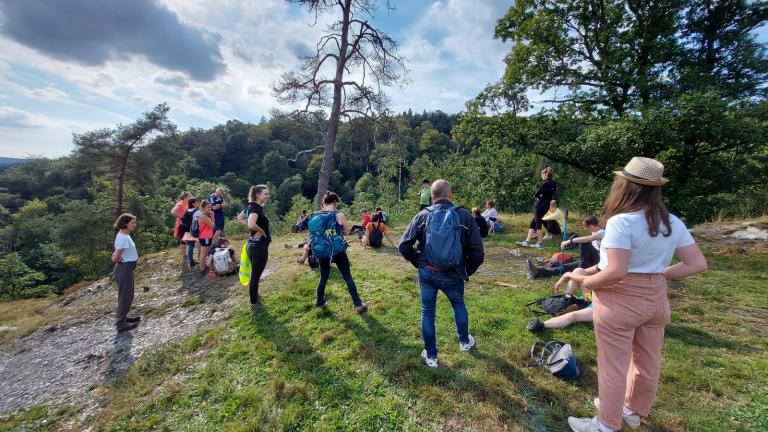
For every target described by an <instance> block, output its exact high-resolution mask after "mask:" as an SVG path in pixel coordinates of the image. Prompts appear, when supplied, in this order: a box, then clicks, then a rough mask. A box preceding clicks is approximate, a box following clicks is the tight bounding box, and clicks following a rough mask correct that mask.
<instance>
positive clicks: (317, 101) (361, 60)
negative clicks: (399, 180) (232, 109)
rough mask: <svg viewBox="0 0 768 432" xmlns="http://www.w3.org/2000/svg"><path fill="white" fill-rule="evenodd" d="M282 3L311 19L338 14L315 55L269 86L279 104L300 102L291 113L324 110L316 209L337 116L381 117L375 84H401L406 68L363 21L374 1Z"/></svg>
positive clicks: (381, 98)
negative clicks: (325, 126) (301, 10)
mask: <svg viewBox="0 0 768 432" xmlns="http://www.w3.org/2000/svg"><path fill="white" fill-rule="evenodd" d="M287 1H288V2H290V3H295V4H298V5H299V7H306V8H307V9H308V11H309V12H310V14H314V15H315V23H316V22H317V20H318V18H319V16H320V15H324V14H330V15H334V16H338V17H339V19H338V20H337V21H335V22H334V23H333V24H331V25H330V26H328V28H327V29H326V32H325V34H323V35H322V36H321V37H320V39H319V40H318V42H317V45H316V47H315V53H314V54H313V55H310V56H307V57H305V58H304V61H303V63H302V64H301V66H300V67H299V69H298V70H296V71H290V72H286V73H284V74H283V75H282V77H281V79H280V81H279V82H278V83H276V84H274V85H273V92H274V95H275V97H277V99H278V100H279V101H280V102H282V103H291V104H295V103H302V104H303V108H301V109H299V110H297V111H296V112H295V113H296V114H297V115H298V114H301V113H307V112H310V107H318V108H320V109H330V116H329V119H328V130H327V132H326V134H325V143H324V145H323V147H324V148H323V163H322V165H321V167H320V176H319V178H318V181H317V194H316V195H315V206H316V207H320V205H321V201H322V198H323V196H324V195H325V192H326V191H327V190H328V181H329V179H330V176H331V172H332V171H333V150H334V145H335V143H336V135H337V134H338V131H339V123H340V121H341V118H342V117H344V118H347V119H351V118H354V117H360V116H363V117H367V118H371V119H374V120H376V119H378V118H379V117H381V116H382V115H386V107H387V104H388V102H389V101H388V98H387V97H386V95H385V94H384V93H383V92H382V90H381V88H382V87H387V86H392V85H395V84H400V83H404V82H405V76H406V74H407V70H406V68H405V58H403V57H401V56H400V55H399V53H398V50H397V42H396V41H395V40H394V39H392V38H391V37H389V36H387V35H386V34H385V33H383V32H382V31H381V30H379V29H377V28H375V27H373V26H372V25H371V24H370V22H369V21H370V20H372V19H373V18H374V16H373V12H374V10H375V9H376V7H377V3H378V2H377V1H376V0H287ZM387 7H390V5H389V3H387Z"/></svg>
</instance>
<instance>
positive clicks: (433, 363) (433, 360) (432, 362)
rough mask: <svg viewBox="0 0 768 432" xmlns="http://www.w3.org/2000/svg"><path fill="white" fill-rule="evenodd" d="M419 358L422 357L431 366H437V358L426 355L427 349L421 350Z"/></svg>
mask: <svg viewBox="0 0 768 432" xmlns="http://www.w3.org/2000/svg"><path fill="white" fill-rule="evenodd" d="M421 358H423V359H424V363H426V364H427V366H429V367H431V368H437V359H436V358H429V357H427V350H426V349H425V350H423V351H421Z"/></svg>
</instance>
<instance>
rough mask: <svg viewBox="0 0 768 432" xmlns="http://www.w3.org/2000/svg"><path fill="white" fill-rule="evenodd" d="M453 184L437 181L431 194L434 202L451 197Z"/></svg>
mask: <svg viewBox="0 0 768 432" xmlns="http://www.w3.org/2000/svg"><path fill="white" fill-rule="evenodd" d="M451 193H452V191H451V184H450V183H448V182H447V181H445V180H435V182H434V183H432V189H431V190H430V194H431V195H432V201H437V200H439V199H448V198H450V197H451Z"/></svg>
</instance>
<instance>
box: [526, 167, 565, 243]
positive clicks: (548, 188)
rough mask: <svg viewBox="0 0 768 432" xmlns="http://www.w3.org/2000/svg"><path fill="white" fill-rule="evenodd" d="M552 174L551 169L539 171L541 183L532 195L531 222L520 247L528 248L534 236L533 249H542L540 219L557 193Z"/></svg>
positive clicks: (542, 237) (542, 233)
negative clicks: (534, 243) (526, 235)
mask: <svg viewBox="0 0 768 432" xmlns="http://www.w3.org/2000/svg"><path fill="white" fill-rule="evenodd" d="M553 174H554V172H553V171H552V168H551V167H546V168H544V169H543V170H541V179H542V180H543V182H542V183H541V186H539V189H538V190H537V191H536V193H535V194H534V195H533V198H534V200H535V203H534V205H533V220H531V225H530V226H529V229H528V237H527V238H526V239H525V240H524V241H522V242H520V245H521V246H525V247H528V246H530V245H531V240H532V239H533V236H534V234H535V235H536V245H535V246H534V247H536V248H539V249H541V248H543V247H544V244H543V243H542V241H543V239H544V231H543V230H542V229H541V226H542V221H541V219H542V218H543V217H544V215H545V214H547V210H549V202H550V201H552V200H553V199H555V193H557V183H555V181H554V180H552V175H553Z"/></svg>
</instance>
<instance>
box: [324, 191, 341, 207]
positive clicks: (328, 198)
mask: <svg viewBox="0 0 768 432" xmlns="http://www.w3.org/2000/svg"><path fill="white" fill-rule="evenodd" d="M340 201H341V200H340V199H339V196H338V195H336V193H335V192H331V191H328V192H326V193H325V197H323V204H333V203H337V202H340Z"/></svg>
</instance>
